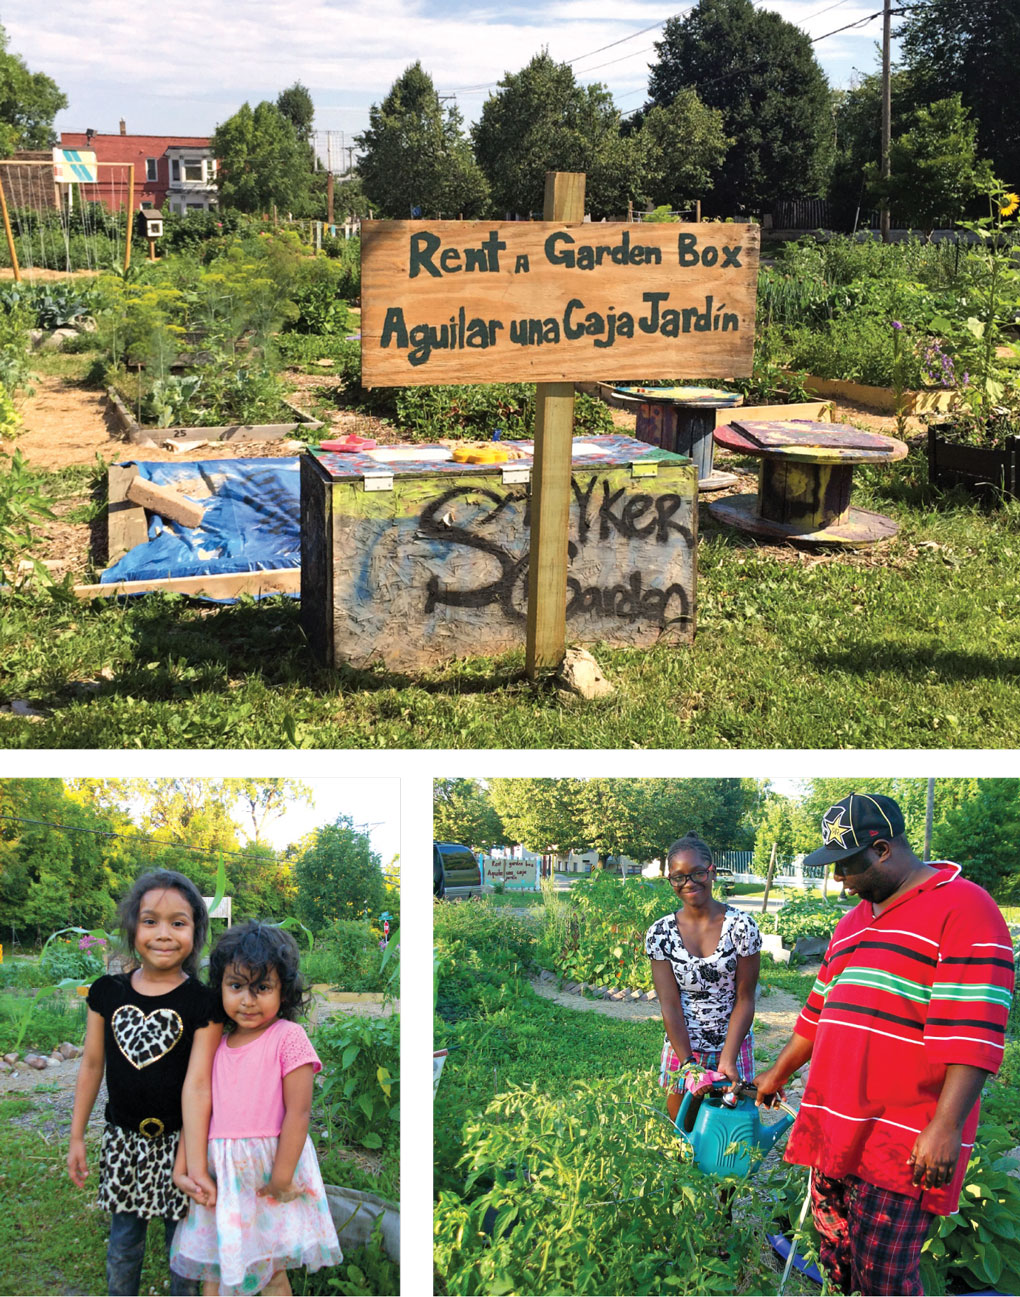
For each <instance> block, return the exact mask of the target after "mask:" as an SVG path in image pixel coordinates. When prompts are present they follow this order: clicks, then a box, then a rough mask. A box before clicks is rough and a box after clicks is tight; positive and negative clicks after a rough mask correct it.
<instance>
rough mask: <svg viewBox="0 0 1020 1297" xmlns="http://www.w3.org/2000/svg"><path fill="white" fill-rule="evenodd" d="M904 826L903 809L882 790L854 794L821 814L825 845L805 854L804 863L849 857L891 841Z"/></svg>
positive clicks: (847, 858)
mask: <svg viewBox="0 0 1020 1297" xmlns="http://www.w3.org/2000/svg"><path fill="white" fill-rule="evenodd" d="M903 829H904V822H903V812H902V811H901V810H900V808H899V807H898V806H897V805H896V803H895V802H894V801H893V799H892V798H891V797H883V796H882V794H881V793H851V794H850V796H849V797H844V798H843V800H842V801H839V802H836V803H835V804H834V805H832V806H830V807H829V809H828V810H827V811H826V812H825V814H824V815H823V816H822V842H823V843H824V845H823V846H821V847H819V848H818V850H817V851H812V852H811V854H810V855H809V856H805V857H804V864H805V865H830V864H834V863H835V862H836V861H843V860H849V859H850V857H851V856H856V855H857V853H858V852H859V851H863V850H864V848H865V847H870V846H871V844H872V843H873V842H878V841H879V840H882V841H885V842H888V841H889V839H890V838H895V837H898V836H899V835H900V834H901V833H902V832H903Z"/></svg>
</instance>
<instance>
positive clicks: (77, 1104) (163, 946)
mask: <svg viewBox="0 0 1020 1297" xmlns="http://www.w3.org/2000/svg"><path fill="white" fill-rule="evenodd" d="M120 923H121V928H122V931H123V933H124V938H125V943H126V945H127V949H128V951H129V952H130V953H131V956H132V960H133V964H134V967H133V968H132V969H131V970H130V971H129V972H126V973H120V974H117V975H116V976H109V975H107V976H104V977H100V978H98V979H97V980H96V981H95V982H93V984H92V986H91V987H90V988H89V994H88V1006H89V1013H88V1024H87V1026H86V1029H85V1053H84V1055H83V1057H82V1062H81V1069H80V1071H79V1073H78V1083H77V1085H76V1087H75V1092H74V1114H73V1116H72V1119H71V1143H70V1148H69V1150H68V1154H67V1169H68V1172H69V1173H70V1176H71V1179H72V1180H73V1181H74V1182H75V1184H76V1185H78V1187H79V1188H82V1187H84V1184H85V1179H86V1176H87V1175H88V1164H87V1155H86V1150H85V1128H86V1126H87V1124H88V1119H89V1114H90V1113H91V1111H92V1107H93V1105H94V1103H95V1101H96V1096H97V1094H98V1093H99V1087H100V1085H101V1084H102V1081H103V1072H104V1069H105V1072H106V1088H107V1094H108V1099H109V1101H108V1103H107V1104H106V1111H105V1117H106V1129H105V1131H104V1134H103V1144H102V1150H101V1152H100V1155H99V1199H98V1202H99V1206H100V1207H101V1208H103V1209H104V1210H106V1211H109V1212H110V1213H111V1222H110V1241H109V1245H108V1247H107V1252H106V1280H107V1291H108V1292H109V1293H110V1294H112V1295H119V1294H137V1293H138V1292H139V1291H140V1290H141V1271H142V1261H143V1259H144V1256H145V1235H146V1230H147V1228H148V1223H149V1220H150V1219H151V1218H152V1217H154V1216H161V1217H162V1218H163V1223H164V1228H165V1232H166V1244H167V1249H168V1250H169V1247H170V1243H171V1241H172V1239H173V1234H174V1229H175V1228H176V1225H177V1222H178V1221H179V1220H182V1219H183V1218H184V1217H185V1216H186V1215H187V1213H188V1199H187V1197H186V1195H185V1194H183V1193H182V1192H181V1191H180V1189H178V1188H177V1187H176V1185H175V1184H174V1183H173V1168H174V1159H175V1156H176V1153H177V1144H178V1140H179V1139H180V1131H181V1124H182V1121H181V1091H182V1089H183V1086H184V1080H185V1077H186V1076H187V1073H188V1067H189V1064H193V1065H194V1066H195V1068H196V1074H198V1073H199V1072H201V1074H202V1075H204V1076H208V1075H209V1071H210V1067H211V1062H212V1055H213V1054H214V1053H215V1051H216V1046H217V1045H218V1044H219V1040H220V1035H221V1033H222V1026H221V1025H220V1024H221V1022H222V1014H221V1013H220V1012H219V1011H218V1009H217V1005H216V1000H215V997H214V996H213V995H212V993H211V992H210V991H209V989H208V987H206V986H203V985H202V983H200V982H199V981H198V977H197V973H198V956H199V953H200V952H201V950H202V946H203V945H204V943H205V936H206V932H207V931H208V926H209V916H208V913H207V912H206V908H205V902H204V901H203V900H202V896H201V894H200V893H199V891H198V889H197V888H196V887H195V885H194V883H192V882H191V881H190V879H187V878H185V877H184V875H183V874H178V873H176V872H174V871H173V870H168V869H160V870H155V871H153V872H152V873H148V874H145V875H143V876H142V877H141V878H139V880H138V881H137V882H136V883H135V885H134V887H133V888H132V889H131V891H130V892H129V893H128V895H127V896H126V897H125V898H124V900H123V901H122V902H121V906H120ZM170 1292H171V1293H172V1294H192V1293H195V1292H196V1287H195V1285H194V1284H193V1283H192V1282H191V1281H189V1280H187V1279H184V1278H183V1277H182V1276H180V1275H177V1274H175V1273H174V1272H173V1271H172V1270H171V1272H170Z"/></svg>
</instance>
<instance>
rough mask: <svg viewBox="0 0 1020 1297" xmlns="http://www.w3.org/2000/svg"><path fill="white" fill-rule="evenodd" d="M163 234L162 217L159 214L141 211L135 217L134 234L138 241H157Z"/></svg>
mask: <svg viewBox="0 0 1020 1297" xmlns="http://www.w3.org/2000/svg"><path fill="white" fill-rule="evenodd" d="M162 233H163V217H162V214H161V213H160V212H157V211H147V210H145V209H143V210H142V211H140V212H138V214H137V215H136V216H135V234H136V235H137V236H138V237H139V238H140V239H158V238H160V236H161V235H162Z"/></svg>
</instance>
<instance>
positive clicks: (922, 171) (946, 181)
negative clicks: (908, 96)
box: [865, 94, 995, 234]
mask: <svg viewBox="0 0 1020 1297" xmlns="http://www.w3.org/2000/svg"><path fill="white" fill-rule="evenodd" d="M865 171H866V175H867V179H868V188H869V190H870V192H871V194H872V195H873V196H874V197H875V198H876V199H878V200H880V201H881V200H882V199H885V200H886V201H887V202H888V204H889V208H890V210H895V211H896V212H897V213H898V214H899V215H900V217H901V218H902V219H904V220H907V221H909V222H910V223H911V224H912V225H919V226H920V227H921V228H922V229H923V230H924V231H925V232H926V233H928V234H931V231H932V230H933V229H934V228H935V226H936V225H938V224H939V223H940V222H945V223H947V224H951V223H952V222H953V221H956V220H959V219H960V217H961V216H963V214H964V211H965V209H966V207H967V204H968V202H969V201H970V200H971V199H972V198H974V197H975V196H976V195H977V194H987V193H989V192H990V191H991V190H992V189H993V188H994V186H995V176H994V174H993V172H992V168H991V164H990V163H989V162H988V161H987V160H986V159H983V158H979V157H978V155H977V126H976V124H975V123H974V122H973V121H971V120H970V118H969V116H968V113H967V110H966V108H964V106H963V104H962V102H961V100H960V96H959V95H958V94H956V95H952V96H950V98H948V99H938V100H936V101H935V103H933V104H930V105H929V106H928V107H926V108H919V109H917V111H916V112H915V113H914V114H913V118H912V121H911V125H910V129H909V130H907V131H905V132H904V133H903V134H902V135H900V136H899V137H898V138H897V139H895V140H893V142H892V144H891V146H890V149H889V171H890V175H889V178H888V179H883V178H882V177H881V175H880V174H879V167H878V165H877V164H876V163H869V165H868V166H867V168H866V169H865Z"/></svg>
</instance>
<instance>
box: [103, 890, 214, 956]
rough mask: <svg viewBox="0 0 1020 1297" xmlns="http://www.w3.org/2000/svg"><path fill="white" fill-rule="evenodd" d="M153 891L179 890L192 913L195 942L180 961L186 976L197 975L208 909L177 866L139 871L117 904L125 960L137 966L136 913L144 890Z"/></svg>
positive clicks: (140, 905)
mask: <svg viewBox="0 0 1020 1297" xmlns="http://www.w3.org/2000/svg"><path fill="white" fill-rule="evenodd" d="M155 891H163V892H169V891H175V892H180V894H181V895H182V896H183V897H184V899H185V900H186V901H187V902H188V904H189V905H190V906H191V914H192V917H193V918H194V921H195V944H194V945H193V946H192V948H191V954H190V955H189V956H188V957H187V959H186V960H185V961H184V962H183V964H181V968H182V969H183V970H184V972H185V973H187V975H188V976H189V977H197V976H198V961H199V958H200V957H201V954H202V947H203V946H204V945H205V938H206V934H207V933H208V931H209V911H208V910H207V909H206V908H205V901H204V900H203V899H202V893H201V892H200V891H199V890H198V888H197V887H196V886H195V884H194V883H193V882H192V881H191V879H190V878H185V877H184V875H183V874H179V873H178V872H177V871H176V869H151V870H150V871H149V872H148V873H147V874H142V876H141V877H140V878H138V879H137V880H136V881H135V884H134V886H133V887H132V888H131V890H130V892H128V894H127V896H125V897H124V899H123V900H122V901H121V903H120V905H119V906H118V907H117V919H118V921H119V923H120V930H121V934H122V936H123V938H124V945H125V947H126V952H127V957H128V961H129V963H130V964H131V966H132V967H135V968H137V967H138V957H137V956H136V954H135V937H136V935H137V933H138V915H139V913H140V911H141V908H142V897H143V896H144V895H145V893H146V892H155Z"/></svg>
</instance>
